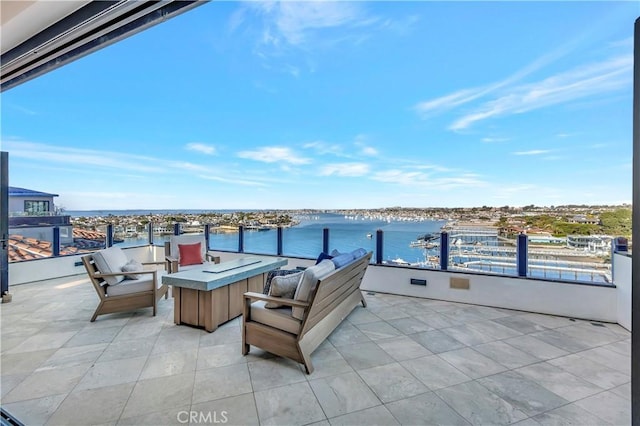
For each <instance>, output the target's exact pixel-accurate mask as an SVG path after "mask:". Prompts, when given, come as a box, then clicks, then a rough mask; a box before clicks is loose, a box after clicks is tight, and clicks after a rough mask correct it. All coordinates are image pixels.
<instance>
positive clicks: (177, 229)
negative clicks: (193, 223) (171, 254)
mask: <svg viewBox="0 0 640 426" xmlns="http://www.w3.org/2000/svg"><path fill="white" fill-rule="evenodd" d="M173 235H180V222H176V223H174V224H173Z"/></svg>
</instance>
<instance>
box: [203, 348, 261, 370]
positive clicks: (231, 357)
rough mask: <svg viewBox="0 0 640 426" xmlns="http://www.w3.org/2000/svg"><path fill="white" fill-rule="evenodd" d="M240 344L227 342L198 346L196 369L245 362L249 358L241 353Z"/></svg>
mask: <svg viewBox="0 0 640 426" xmlns="http://www.w3.org/2000/svg"><path fill="white" fill-rule="evenodd" d="M240 346H241V345H238V344H236V343H229V344H226V345H215V346H204V347H201V348H199V349H198V361H197V363H196V369H198V370H205V369H208V368H214V367H222V366H225V365H232V364H243V363H246V362H247V361H248V359H249V358H248V357H245V356H243V355H242V351H241V348H240Z"/></svg>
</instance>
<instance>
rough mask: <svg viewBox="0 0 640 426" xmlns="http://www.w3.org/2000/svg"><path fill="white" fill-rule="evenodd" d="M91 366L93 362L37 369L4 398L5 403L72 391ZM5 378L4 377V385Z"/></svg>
mask: <svg viewBox="0 0 640 426" xmlns="http://www.w3.org/2000/svg"><path fill="white" fill-rule="evenodd" d="M90 367H91V364H89V363H87V364H81V365H74V366H72V367H60V368H52V369H47V370H42V371H36V372H35V373H33V374H31V375H30V376H28V377H27V378H26V379H25V380H23V381H22V382H21V383H19V384H18V385H16V387H15V388H13V390H12V391H11V392H9V393H8V394H7V395H5V396H4V397H3V398H2V402H3V403H10V402H17V401H24V400H25V399H35V398H41V397H44V396H51V395H58V394H61V393H68V392H70V391H71V390H72V389H73V388H74V387H75V386H76V384H77V383H78V382H79V381H80V379H81V378H82V376H84V375H85V374H86V372H87V370H89V368H90ZM4 381H5V378H4V377H3V378H2V382H3V383H2V384H3V386H4Z"/></svg>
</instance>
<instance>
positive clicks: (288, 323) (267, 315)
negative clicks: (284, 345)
mask: <svg viewBox="0 0 640 426" xmlns="http://www.w3.org/2000/svg"><path fill="white" fill-rule="evenodd" d="M265 305H266V302H265V301H264V300H258V301H256V302H253V303H252V304H251V314H250V315H251V321H255V322H259V323H261V324H264V325H268V326H271V327H275V328H277V329H279V330H282V331H286V332H288V333H292V334H298V333H299V332H300V326H301V325H302V321H299V320H297V319H295V318H293V317H292V316H291V308H290V307H282V308H277V309H267V308H265Z"/></svg>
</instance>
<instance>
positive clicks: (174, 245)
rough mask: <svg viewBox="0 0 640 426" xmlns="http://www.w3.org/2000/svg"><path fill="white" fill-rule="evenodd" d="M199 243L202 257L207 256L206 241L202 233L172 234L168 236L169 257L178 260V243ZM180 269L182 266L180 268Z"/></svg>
mask: <svg viewBox="0 0 640 426" xmlns="http://www.w3.org/2000/svg"><path fill="white" fill-rule="evenodd" d="M196 243H200V249H201V250H202V259H206V258H207V243H206V241H205V239H204V235H199V234H198V235H172V236H171V237H169V252H170V253H171V257H173V258H175V259H178V261H179V260H180V249H179V248H178V244H196ZM180 269H182V268H180Z"/></svg>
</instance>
